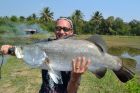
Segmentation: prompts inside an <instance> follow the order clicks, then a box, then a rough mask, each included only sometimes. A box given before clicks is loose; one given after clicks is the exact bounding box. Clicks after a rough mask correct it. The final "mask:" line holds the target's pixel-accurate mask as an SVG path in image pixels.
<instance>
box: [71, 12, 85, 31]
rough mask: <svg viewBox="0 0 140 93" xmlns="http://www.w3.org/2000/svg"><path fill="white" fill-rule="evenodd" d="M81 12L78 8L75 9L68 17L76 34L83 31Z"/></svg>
mask: <svg viewBox="0 0 140 93" xmlns="http://www.w3.org/2000/svg"><path fill="white" fill-rule="evenodd" d="M83 17H84V15H83V13H82V12H81V11H80V10H75V12H74V13H73V14H72V16H71V17H70V18H71V19H72V21H73V25H74V31H75V33H76V34H80V33H82V32H83V27H84V20H83Z"/></svg>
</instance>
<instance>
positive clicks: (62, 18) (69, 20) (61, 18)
mask: <svg viewBox="0 0 140 93" xmlns="http://www.w3.org/2000/svg"><path fill="white" fill-rule="evenodd" d="M59 20H66V21H68V22H69V23H70V25H71V28H72V29H73V23H72V21H71V19H69V18H67V17H60V18H58V19H57V20H56V22H57V21H59Z"/></svg>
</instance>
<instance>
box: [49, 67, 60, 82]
mask: <svg viewBox="0 0 140 93" xmlns="http://www.w3.org/2000/svg"><path fill="white" fill-rule="evenodd" d="M48 67H49V69H48V73H49V75H50V77H51V79H52V80H53V81H54V82H55V83H56V84H63V81H62V77H61V72H60V71H56V70H53V69H52V67H51V65H50V64H48Z"/></svg>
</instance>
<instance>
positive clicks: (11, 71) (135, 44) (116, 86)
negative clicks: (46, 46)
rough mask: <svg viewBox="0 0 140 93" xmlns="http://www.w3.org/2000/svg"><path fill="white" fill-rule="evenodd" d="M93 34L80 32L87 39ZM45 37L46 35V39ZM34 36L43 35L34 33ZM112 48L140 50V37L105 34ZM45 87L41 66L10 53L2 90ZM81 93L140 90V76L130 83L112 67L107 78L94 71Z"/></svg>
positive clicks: (32, 92) (13, 92)
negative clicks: (116, 74)
mask: <svg viewBox="0 0 140 93" xmlns="http://www.w3.org/2000/svg"><path fill="white" fill-rule="evenodd" d="M89 36H90V35H80V36H78V38H82V39H85V38H87V37H89ZM44 37H45V36H43V38H44ZM32 38H33V39H36V38H41V36H33V37H32ZM103 38H104V39H105V41H106V42H107V45H108V46H109V47H132V48H137V49H140V37H138V36H137V37H131V36H130V37H128V36H103ZM40 86H41V73H40V70H39V69H32V68H29V67H28V66H27V65H25V64H24V62H23V61H22V60H19V59H16V57H13V56H10V57H9V58H8V60H7V63H5V64H4V65H3V67H2V78H1V80H0V93H38V91H39V89H40ZM78 93H140V76H139V74H136V75H135V77H134V78H133V79H132V80H130V81H129V82H127V83H122V82H120V81H119V80H118V78H117V77H116V76H115V74H114V73H113V72H112V71H111V70H108V71H107V73H106V75H105V77H103V78H102V79H98V78H96V77H95V75H94V74H92V73H91V72H87V73H85V74H84V75H83V76H82V80H81V84H80V87H79V89H78Z"/></svg>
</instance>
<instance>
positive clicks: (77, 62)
mask: <svg viewBox="0 0 140 93" xmlns="http://www.w3.org/2000/svg"><path fill="white" fill-rule="evenodd" d="M90 63H91V62H90V60H89V59H88V60H87V59H86V58H85V57H77V58H75V59H73V60H72V72H71V78H70V81H69V84H68V87H67V91H68V93H76V92H77V89H78V86H79V83H80V78H81V75H82V74H83V73H84V72H86V71H87V69H88V66H89V64H90Z"/></svg>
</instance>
